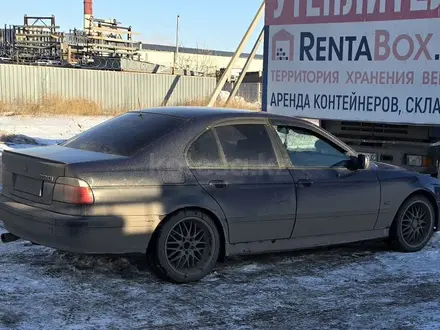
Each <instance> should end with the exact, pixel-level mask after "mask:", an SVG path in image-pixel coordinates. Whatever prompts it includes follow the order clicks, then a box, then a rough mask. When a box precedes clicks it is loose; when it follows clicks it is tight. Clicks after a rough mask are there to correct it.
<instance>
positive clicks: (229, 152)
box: [216, 124, 278, 167]
mask: <svg viewBox="0 0 440 330" xmlns="http://www.w3.org/2000/svg"><path fill="white" fill-rule="evenodd" d="M216 131H217V134H218V137H219V139H220V143H221V145H222V148H223V152H224V154H225V157H226V162H227V165H228V166H239V167H246V166H266V167H274V166H278V162H277V159H276V156H275V151H274V150H273V146H272V142H271V139H270V137H269V134H268V132H267V129H266V127H265V126H264V125H261V124H239V125H230V126H221V127H217V128H216Z"/></svg>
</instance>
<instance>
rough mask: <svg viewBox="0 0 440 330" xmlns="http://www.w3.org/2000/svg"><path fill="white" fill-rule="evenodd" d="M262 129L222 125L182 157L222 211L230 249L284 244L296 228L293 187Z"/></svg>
mask: <svg viewBox="0 0 440 330" xmlns="http://www.w3.org/2000/svg"><path fill="white" fill-rule="evenodd" d="M267 128H268V126H267V121H266V120H264V121H257V122H254V121H252V122H240V123H236V122H234V123H230V124H225V123H223V124H222V125H219V126H216V127H214V128H212V129H209V130H207V131H206V132H204V133H203V134H202V135H201V136H200V137H199V138H198V139H196V140H195V142H194V143H193V144H192V145H191V147H190V148H189V150H188V153H187V160H188V164H189V167H190V169H191V171H192V173H193V174H194V176H195V177H196V178H197V180H198V182H199V183H200V185H201V186H202V187H203V188H204V189H205V190H206V191H207V192H208V193H209V194H210V195H211V196H212V197H213V198H214V199H215V200H216V201H217V203H218V204H219V205H220V206H221V208H222V209H223V212H224V214H225V216H226V218H227V222H228V226H229V235H230V242H231V243H243V242H254V241H262V240H274V239H284V238H289V237H290V234H291V232H292V229H293V226H294V223H295V210H296V196H295V184H294V181H293V178H292V176H291V174H290V171H289V170H288V169H286V168H285V167H284V168H282V167H281V166H280V165H279V163H278V157H277V154H276V151H275V149H274V147H273V143H274V142H277V141H276V140H275V141H274V139H271V138H270V136H269V134H268V130H267ZM278 151H279V150H278Z"/></svg>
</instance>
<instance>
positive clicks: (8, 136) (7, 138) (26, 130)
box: [0, 116, 108, 153]
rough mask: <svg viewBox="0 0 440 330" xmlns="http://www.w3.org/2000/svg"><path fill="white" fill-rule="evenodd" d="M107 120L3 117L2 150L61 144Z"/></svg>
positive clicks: (0, 120)
mask: <svg viewBox="0 0 440 330" xmlns="http://www.w3.org/2000/svg"><path fill="white" fill-rule="evenodd" d="M106 119H108V117H31V116H23V117H20V116H3V117H2V118H1V119H0V153H1V151H2V150H8V149H18V148H29V147H36V146H47V145H54V144H59V143H61V142H63V141H65V140H66V139H69V138H71V137H73V136H75V135H77V134H79V133H81V132H83V131H84V130H86V129H88V128H90V127H92V126H95V125H97V124H99V123H101V122H103V121H104V120H106Z"/></svg>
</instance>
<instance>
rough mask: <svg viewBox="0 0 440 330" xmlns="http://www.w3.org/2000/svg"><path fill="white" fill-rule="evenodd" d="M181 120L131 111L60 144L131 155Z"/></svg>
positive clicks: (169, 130) (177, 125)
mask: <svg viewBox="0 0 440 330" xmlns="http://www.w3.org/2000/svg"><path fill="white" fill-rule="evenodd" d="M184 122H185V120H184V119H182V118H177V117H172V116H166V115H160V114H155V113H145V112H142V113H141V112H130V113H126V114H124V115H121V116H119V117H116V118H113V119H111V120H108V121H106V122H104V123H102V124H100V125H97V126H95V127H92V128H91V129H89V130H87V131H85V132H83V133H81V134H79V135H77V136H76V137H74V138H72V139H70V140H68V141H66V142H64V143H62V144H61V145H62V146H64V147H68V148H73V149H81V150H87V151H94V152H102V153H107V154H114V155H120V156H127V157H130V156H133V155H134V154H135V153H137V152H138V151H140V150H141V149H142V148H144V147H146V146H147V145H149V144H151V143H152V142H154V141H156V140H157V139H159V138H160V137H162V136H164V135H165V134H167V133H169V132H171V131H172V130H174V129H176V128H177V127H179V126H180V125H182V124H183V123H184Z"/></svg>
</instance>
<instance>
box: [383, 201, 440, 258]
mask: <svg viewBox="0 0 440 330" xmlns="http://www.w3.org/2000/svg"><path fill="white" fill-rule="evenodd" d="M434 226H435V210H434V207H433V206H432V203H431V202H430V201H429V200H428V199H427V198H426V197H424V196H421V195H416V196H413V197H411V198H409V199H407V200H406V201H405V202H404V203H403V204H402V206H401V207H400V209H399V211H398V212H397V215H396V218H395V219H394V221H393V224H392V225H391V228H390V243H391V247H392V248H393V249H395V250H398V251H401V252H417V251H420V250H421V249H423V248H424V247H425V246H426V244H428V242H429V240H430V239H431V237H432V234H433V233H434Z"/></svg>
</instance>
